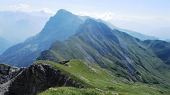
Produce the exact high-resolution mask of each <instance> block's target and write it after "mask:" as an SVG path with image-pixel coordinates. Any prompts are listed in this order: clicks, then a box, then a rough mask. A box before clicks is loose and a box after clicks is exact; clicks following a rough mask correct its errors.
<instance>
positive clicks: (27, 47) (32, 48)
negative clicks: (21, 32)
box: [0, 10, 83, 67]
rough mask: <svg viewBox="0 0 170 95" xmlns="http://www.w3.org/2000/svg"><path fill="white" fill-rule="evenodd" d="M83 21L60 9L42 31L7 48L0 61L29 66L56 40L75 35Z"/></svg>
mask: <svg viewBox="0 0 170 95" xmlns="http://www.w3.org/2000/svg"><path fill="white" fill-rule="evenodd" d="M82 22H83V21H82V20H81V19H79V17H78V16H76V15H74V14H72V13H70V12H67V11H65V10H59V11H58V12H57V14H56V15H55V16H53V17H51V18H50V20H49V21H48V22H47V23H46V25H45V27H44V28H43V29H42V31H41V32H40V33H38V34H37V35H36V36H33V37H30V38H28V39H27V40H25V41H24V42H23V43H19V44H16V45H14V46H12V47H10V48H9V49H7V50H6V51H5V52H4V53H3V54H2V55H1V56H0V62H1V63H8V64H10V65H13V66H18V67H22V66H24V67H25V66H29V65H30V64H32V63H33V62H34V61H35V60H36V58H37V57H38V56H39V53H40V52H42V51H43V50H46V49H48V48H49V47H50V45H51V44H52V43H53V42H54V41H56V40H60V41H64V40H66V39H68V37H70V36H72V35H74V34H75V31H76V29H77V27H78V26H79V25H80V24H81V23H82Z"/></svg>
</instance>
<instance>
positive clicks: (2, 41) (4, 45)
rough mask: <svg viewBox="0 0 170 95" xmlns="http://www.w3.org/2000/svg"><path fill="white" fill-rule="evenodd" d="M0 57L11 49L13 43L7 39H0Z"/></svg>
mask: <svg viewBox="0 0 170 95" xmlns="http://www.w3.org/2000/svg"><path fill="white" fill-rule="evenodd" d="M0 44H1V45H0V55H1V54H2V53H3V52H4V51H5V50H6V49H7V48H9V47H10V46H11V45H12V43H11V42H10V41H8V40H7V39H5V38H3V37H0Z"/></svg>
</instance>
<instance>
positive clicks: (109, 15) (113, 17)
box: [75, 12, 122, 21]
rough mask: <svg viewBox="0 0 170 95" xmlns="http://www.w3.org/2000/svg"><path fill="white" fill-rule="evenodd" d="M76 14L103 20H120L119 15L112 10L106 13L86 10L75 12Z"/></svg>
mask: <svg viewBox="0 0 170 95" xmlns="http://www.w3.org/2000/svg"><path fill="white" fill-rule="evenodd" d="M75 14H77V15H81V16H90V17H93V18H96V19H102V20H105V21H110V20H122V18H121V17H119V16H117V15H115V14H114V13H113V12H106V13H102V14H99V13H88V12H78V13H75Z"/></svg>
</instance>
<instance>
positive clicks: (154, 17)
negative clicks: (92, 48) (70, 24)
mask: <svg viewBox="0 0 170 95" xmlns="http://www.w3.org/2000/svg"><path fill="white" fill-rule="evenodd" d="M59 9H66V10H68V11H71V12H73V13H75V14H78V15H89V16H92V17H95V18H101V19H103V20H106V21H109V22H111V23H112V24H114V25H116V26H118V27H121V28H127V29H130V30H134V31H137V32H141V33H144V34H147V35H153V36H160V34H161V35H163V34H162V33H154V34H153V32H152V31H154V30H156V29H157V30H158V29H160V28H163V27H166V28H167V27H168V28H169V27H170V23H169V22H170V0H1V3H0V11H26V12H32V11H40V10H44V11H46V12H48V13H52V14H55V13H56V12H57V11H58V10H59ZM159 23H161V24H159ZM135 25H136V26H135ZM140 25H141V27H140ZM137 27H140V28H137ZM146 28H148V29H146ZM167 31H169V30H167V29H166V32H165V33H169V35H170V31H169V32H167ZM168 37H169V36H167V35H166V36H165V35H163V36H161V37H160V38H161V39H164V38H166V39H168ZM169 38H170V37H169Z"/></svg>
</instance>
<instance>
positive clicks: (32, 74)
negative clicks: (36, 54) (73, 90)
mask: <svg viewBox="0 0 170 95" xmlns="http://www.w3.org/2000/svg"><path fill="white" fill-rule="evenodd" d="M60 86H72V87H77V88H84V86H83V85H81V84H80V83H78V82H76V81H74V80H73V79H71V78H70V77H69V76H67V75H65V74H64V73H63V72H61V71H60V70H57V69H54V68H53V67H52V66H51V65H47V64H44V63H42V64H34V65H31V66H30V67H28V68H25V69H23V70H22V71H20V73H18V75H16V76H15V77H14V78H13V79H11V80H10V81H8V82H7V83H5V84H3V85H1V87H0V91H1V93H0V94H5V95H36V94H38V93H40V92H42V91H44V90H46V89H48V88H50V87H60ZM4 88H6V89H4ZM4 90H5V91H4Z"/></svg>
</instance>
